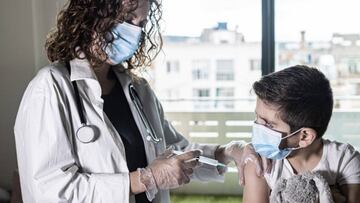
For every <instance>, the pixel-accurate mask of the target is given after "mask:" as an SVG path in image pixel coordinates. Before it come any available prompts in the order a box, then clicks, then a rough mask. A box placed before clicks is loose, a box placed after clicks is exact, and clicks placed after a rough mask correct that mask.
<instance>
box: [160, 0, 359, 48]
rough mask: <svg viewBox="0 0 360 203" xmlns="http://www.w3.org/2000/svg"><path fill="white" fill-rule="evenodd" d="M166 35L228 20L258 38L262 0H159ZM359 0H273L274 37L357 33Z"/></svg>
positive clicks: (252, 38)
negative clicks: (301, 33) (161, 4)
mask: <svg viewBox="0 0 360 203" xmlns="http://www.w3.org/2000/svg"><path fill="white" fill-rule="evenodd" d="M162 2H163V31H164V34H165V35H182V36H199V35H200V34H201V31H202V30H203V29H204V28H212V27H215V26H216V25H217V22H228V28H229V29H232V30H235V29H236V28H237V30H238V31H239V32H241V33H243V34H244V36H245V40H246V41H261V0H162ZM359 8H360V1H359V0H275V36H276V40H277V41H299V39H300V32H301V31H302V30H305V31H306V39H307V40H310V41H328V40H330V39H331V36H332V34H333V33H341V34H346V33H357V34H360V26H359V25H360V22H359V21H360V12H359Z"/></svg>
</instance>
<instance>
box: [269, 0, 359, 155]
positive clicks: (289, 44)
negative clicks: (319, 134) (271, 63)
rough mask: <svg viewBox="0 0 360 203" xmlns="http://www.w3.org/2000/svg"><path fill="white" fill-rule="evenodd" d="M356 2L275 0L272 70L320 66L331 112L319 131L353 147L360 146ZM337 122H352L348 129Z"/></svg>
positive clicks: (357, 3) (343, 124)
mask: <svg viewBox="0 0 360 203" xmlns="http://www.w3.org/2000/svg"><path fill="white" fill-rule="evenodd" d="M309 5H311V6H309ZM359 6H360V2H359V1H356V0H333V1H327V0H316V1H312V0H291V1H289V0H276V1H275V12H276V13H275V14H276V15H275V22H276V23H275V25H276V27H275V30H276V32H275V33H276V35H275V39H276V50H277V52H276V53H275V58H276V61H277V63H276V65H275V67H276V70H280V69H282V68H285V67H288V66H292V65H296V64H306V65H309V66H313V67H316V68H318V69H319V70H321V71H322V72H323V73H324V74H325V75H326V76H327V78H328V79H329V80H330V83H331V86H332V90H333V94H334V113H333V116H332V119H331V121H330V124H329V127H328V130H327V132H326V134H325V135H324V137H325V138H328V139H334V140H338V141H341V142H345V143H351V144H352V145H353V146H354V147H355V148H357V149H360V138H359V137H360V133H359V132H360V125H359V124H358V121H355V120H358V119H359V117H360V115H359V114H360V113H359V111H358V109H360V71H359V69H360V68H359V65H360V46H359V41H360V34H359V33H360V27H358V26H356V25H357V24H358V22H357V19H359V18H360V13H359V12H358V8H359ZM320 10H321V15H320V16H319V11H320ZM299 13H303V14H304V13H306V14H304V15H299ZM334 13H337V15H334ZM294 22H296V23H294ZM343 126H352V127H350V128H351V130H349V128H348V127H343Z"/></svg>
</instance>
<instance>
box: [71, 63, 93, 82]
mask: <svg viewBox="0 0 360 203" xmlns="http://www.w3.org/2000/svg"><path fill="white" fill-rule="evenodd" d="M70 66H71V75H70V80H71V82H72V81H76V80H85V79H91V80H96V81H97V77H96V75H95V72H94V70H93V69H92V68H91V65H90V63H89V61H88V60H87V59H78V58H75V59H73V60H71V61H70Z"/></svg>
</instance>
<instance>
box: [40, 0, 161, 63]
mask: <svg viewBox="0 0 360 203" xmlns="http://www.w3.org/2000/svg"><path fill="white" fill-rule="evenodd" d="M124 1H125V0H69V2H68V3H67V4H66V5H65V7H64V8H63V9H62V10H61V11H60V13H59V14H58V18H57V26H56V28H54V29H53V30H52V31H51V32H50V33H49V35H48V37H47V40H46V44H45V48H46V51H47V56H48V59H49V60H50V61H51V62H54V61H59V62H65V61H69V60H72V59H74V58H79V59H84V58H86V59H87V60H89V62H90V64H91V65H92V66H96V65H100V64H102V63H104V62H105V61H106V60H107V59H108V56H107V54H106V53H105V49H106V47H107V46H109V44H110V43H112V42H113V41H114V36H113V35H112V34H111V31H112V28H113V27H114V26H115V25H116V24H118V23H122V22H124V21H127V20H128V18H129V16H131V15H132V13H133V12H134V11H135V10H136V9H137V7H138V4H139V0H126V4H125V3H124ZM148 1H149V3H150V11H149V15H148V17H147V23H146V25H145V26H144V27H143V29H142V39H141V42H140V46H139V49H138V50H137V51H136V53H135V54H134V55H133V56H132V57H131V58H130V59H128V60H127V61H126V63H127V65H128V68H129V69H132V68H136V67H146V66H149V65H150V64H151V62H152V61H153V60H154V58H155V57H156V56H157V54H158V53H159V52H160V51H161V48H162V43H163V41H162V37H161V33H160V25H159V21H160V20H161V16H162V10H161V0H148ZM109 36H110V37H109ZM111 36H112V37H111ZM82 53H83V54H82Z"/></svg>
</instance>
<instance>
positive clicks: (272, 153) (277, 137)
mask: <svg viewBox="0 0 360 203" xmlns="http://www.w3.org/2000/svg"><path fill="white" fill-rule="evenodd" d="M301 129H302V128H300V129H299V130H297V131H295V132H293V133H291V134H289V135H287V136H285V137H282V135H283V133H281V132H278V131H275V130H272V129H270V128H267V127H265V126H264V125H260V124H257V123H254V125H253V132H252V140H251V143H252V145H253V147H254V149H255V151H256V152H257V153H258V154H260V155H261V156H262V157H266V158H268V159H285V158H286V157H287V156H288V155H289V154H290V153H291V152H292V151H293V150H296V149H299V148H300V147H298V148H285V149H280V148H279V145H280V143H281V141H282V140H283V139H286V138H288V137H290V136H292V135H295V134H296V133H298V132H299V131H300V130H301Z"/></svg>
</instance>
